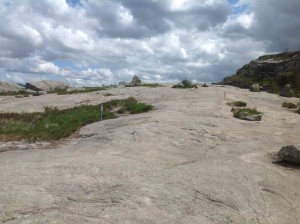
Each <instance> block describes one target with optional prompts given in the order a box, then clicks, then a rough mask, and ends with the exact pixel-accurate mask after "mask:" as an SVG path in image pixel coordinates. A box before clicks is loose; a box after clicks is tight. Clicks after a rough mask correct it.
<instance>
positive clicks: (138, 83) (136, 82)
mask: <svg viewBox="0 0 300 224" xmlns="http://www.w3.org/2000/svg"><path fill="white" fill-rule="evenodd" d="M141 83H142V81H141V80H140V78H139V77H138V76H137V75H134V76H133V78H132V81H131V84H132V85H134V86H137V85H140V84H141Z"/></svg>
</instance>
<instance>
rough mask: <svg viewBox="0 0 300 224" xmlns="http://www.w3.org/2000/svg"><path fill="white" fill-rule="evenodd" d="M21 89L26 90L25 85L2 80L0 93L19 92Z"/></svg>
mask: <svg viewBox="0 0 300 224" xmlns="http://www.w3.org/2000/svg"><path fill="white" fill-rule="evenodd" d="M21 90H24V87H22V86H20V85H18V84H15V83H10V82H6V81H0V93H7V92H19V91H21Z"/></svg>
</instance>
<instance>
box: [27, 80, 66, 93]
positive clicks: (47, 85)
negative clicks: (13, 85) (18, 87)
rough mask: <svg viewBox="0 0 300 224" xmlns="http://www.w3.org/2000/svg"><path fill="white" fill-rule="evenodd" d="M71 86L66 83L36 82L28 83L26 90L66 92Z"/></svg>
mask: <svg viewBox="0 0 300 224" xmlns="http://www.w3.org/2000/svg"><path fill="white" fill-rule="evenodd" d="M69 87H70V86H69V85H68V84H67V83H64V82H58V81H50V80H44V81H36V82H27V83H26V89H31V90H34V91H47V92H48V91H56V90H65V89H67V88H69Z"/></svg>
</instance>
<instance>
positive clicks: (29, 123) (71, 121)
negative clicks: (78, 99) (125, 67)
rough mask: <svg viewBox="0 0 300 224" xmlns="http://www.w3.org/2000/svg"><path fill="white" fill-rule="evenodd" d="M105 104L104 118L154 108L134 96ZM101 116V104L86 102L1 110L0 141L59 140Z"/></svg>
mask: <svg viewBox="0 0 300 224" xmlns="http://www.w3.org/2000/svg"><path fill="white" fill-rule="evenodd" d="M103 106H104V112H103V115H102V118H103V120H106V119H113V118H116V117H118V113H122V114H124V113H128V114H136V113H143V112H146V111H149V110H151V109H153V107H152V106H151V105H147V104H144V103H138V102H137V101H136V99H135V98H133V97H129V98H127V99H122V100H111V101H108V102H106V103H104V104H103ZM99 119H100V111H99V105H83V106H79V107H74V108H69V109H64V110H58V109H57V108H56V107H45V108H44V112H36V113H0V141H12V140H27V141H31V142H32V141H37V140H44V141H49V140H58V139H60V138H64V137H68V136H70V135H71V134H72V133H74V132H76V131H78V130H79V129H80V127H82V126H84V125H86V124H90V123H93V122H96V121H99Z"/></svg>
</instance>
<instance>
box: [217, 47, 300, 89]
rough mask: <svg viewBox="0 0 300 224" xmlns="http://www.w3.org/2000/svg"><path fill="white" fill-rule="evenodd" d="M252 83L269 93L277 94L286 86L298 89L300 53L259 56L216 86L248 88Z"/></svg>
mask: <svg viewBox="0 0 300 224" xmlns="http://www.w3.org/2000/svg"><path fill="white" fill-rule="evenodd" d="M253 83H258V84H260V85H261V86H265V87H266V88H265V89H266V90H267V91H269V92H277V91H278V90H280V88H282V87H283V86H284V85H286V84H290V85H291V87H292V89H293V90H295V89H299V88H300V51H293V52H284V53H280V54H273V55H264V56H261V57H259V58H258V59H256V60H253V61H251V62H250V63H249V64H246V65H244V66H243V67H242V68H240V69H238V70H237V72H236V74H235V75H233V76H229V77H226V78H224V80H223V81H222V82H220V83H218V84H222V85H232V86H237V87H240V88H250V86H251V85H252V84H253ZM263 90H264V88H263Z"/></svg>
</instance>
